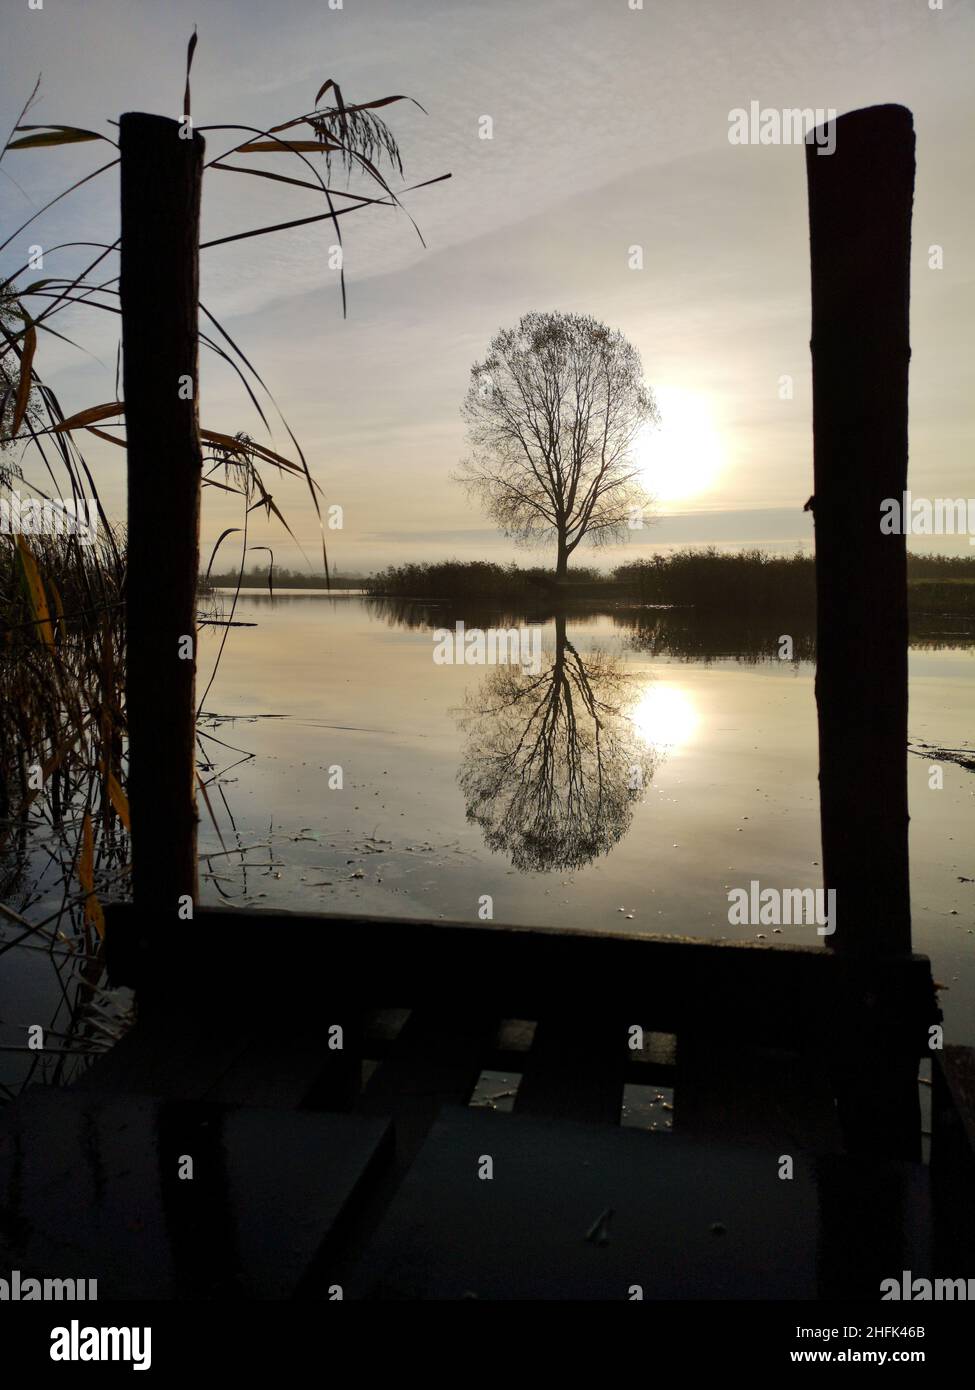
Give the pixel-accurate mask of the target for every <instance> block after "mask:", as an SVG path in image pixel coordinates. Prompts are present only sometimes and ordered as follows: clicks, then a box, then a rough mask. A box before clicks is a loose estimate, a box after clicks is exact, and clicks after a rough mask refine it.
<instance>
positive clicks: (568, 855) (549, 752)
mask: <svg viewBox="0 0 975 1390" xmlns="http://www.w3.org/2000/svg"><path fill="white" fill-rule="evenodd" d="M644 688H645V687H644V683H643V682H642V681H641V680H640V679H639V678H638V677H636V676H635V675H633V674H631V673H630V672H628V671H627V670H626V669H625V668H624V666H623V664H622V662H621V661H619V660H618V659H617V658H615V657H612V656H610V655H607V654H606V653H603V652H592V653H589V654H587V656H586V659H585V661H583V659H582V657H581V656H580V655H579V653H578V652H577V651H576V649H575V647H573V645H572V643H571V642H570V641H569V640H568V638H567V637H566V634H565V618H564V617H563V616H559V617H558V618H557V619H556V623H555V651H554V653H551V654H549V653H546V654H545V655H544V656H543V659H542V670H541V672H540V673H539V674H537V675H533V674H531V673H530V672H527V671H523V670H522V669H521V668H520V667H517V666H498V667H495V668H494V669H493V670H492V671H491V672H490V673H489V674H488V676H487V677H486V678H485V679H484V680H483V681H482V682H481V683H480V685H478V686H477V687H476V688H475V689H474V690H472V691H471V692H470V693H469V694H468V696H467V700H466V703H465V706H464V708H463V709H462V710H461V711H459V712H458V722H459V725H460V727H461V729H462V730H463V731H464V733H465V734H466V735H467V748H466V751H465V754H464V758H463V761H462V763H461V766H460V770H459V773H458V780H459V782H460V786H461V789H462V790H463V793H464V797H465V800H466V802H467V818H468V820H470V821H472V822H474V823H476V824H477V825H479V826H480V827H481V830H482V831H483V833H484V838H485V841H486V843H487V845H488V847H489V848H490V849H491V850H494V851H496V852H501V853H504V854H506V855H508V856H509V858H510V860H511V863H512V864H513V866H514V867H515V868H516V869H520V870H529V869H531V870H541V871H545V870H551V869H580V868H582V867H584V866H585V865H586V864H589V863H591V862H592V861H593V860H594V859H596V858H598V857H599V856H600V855H602V854H606V853H607V852H608V851H609V850H610V849H611V848H612V847H613V845H615V844H617V843H618V842H619V840H621V839H622V838H623V836H624V835H625V834H626V832H627V830H628V829H629V826H630V822H631V820H632V817H633V810H634V807H635V805H636V803H637V802H638V801H639V800H640V798H641V796H642V794H643V791H644V789H645V787H646V786H647V785H648V784H649V782H650V779H651V778H652V776H653V773H654V770H655V768H656V766H657V763H658V761H659V754H658V753H657V752H656V751H655V750H654V749H653V748H652V747H651V746H650V745H649V744H648V743H647V741H646V738H645V737H644V736H643V735H642V734H641V732H640V729H639V726H638V725H637V723H636V722H634V719H633V717H632V711H633V709H634V706H635V705H636V703H637V701H638V699H639V696H640V694H641V693H642V691H643V689H644Z"/></svg>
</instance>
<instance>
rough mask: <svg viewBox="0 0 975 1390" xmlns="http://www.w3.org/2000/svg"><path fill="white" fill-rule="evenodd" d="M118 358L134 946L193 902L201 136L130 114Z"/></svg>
mask: <svg viewBox="0 0 975 1390" xmlns="http://www.w3.org/2000/svg"><path fill="white" fill-rule="evenodd" d="M119 144H120V151H121V185H122V241H121V281H120V291H121V303H122V360H123V368H124V382H125V415H126V432H127V436H128V563H127V570H126V633H127V685H126V701H127V712H128V734H129V802H130V807H131V815H132V876H133V882H132V888H133V900H134V903H135V906H136V921H137V922H138V924H139V925H138V929H139V934H140V937H143V936H145V937H146V938H147V937H148V929H149V926H150V925H151V923H152V922H153V921H156V922H163V923H166V924H174V923H176V922H177V921H178V920H179V918H178V916H177V910H178V905H179V899H180V898H181V897H184V896H186V895H189V896H190V897H191V898H193V899H195V897H196V888H197V875H196V823H197V815H196V798H195V789H194V778H195V762H194V737H195V714H196V712H195V677H196V585H197V573H198V569H199V530H200V476H201V470H202V454H201V448H200V432H199V418H198V409H197V396H198V389H197V388H198V377H197V356H198V335H197V302H198V279H199V266H198V261H199V252H198V247H199V220H200V188H201V181H202V173H203V139H202V137H201V136H200V135H198V134H196V133H195V132H192V131H191V130H190V129H189V128H188V127H187V125H186V124H181V123H180V122H179V121H174V120H169V119H167V118H165V117H162V116H150V115H145V114H143V113H141V112H134V113H129V114H127V115H124V116H123V117H122V119H121V122H120V141H119Z"/></svg>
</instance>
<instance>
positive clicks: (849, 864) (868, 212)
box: [806, 106, 914, 955]
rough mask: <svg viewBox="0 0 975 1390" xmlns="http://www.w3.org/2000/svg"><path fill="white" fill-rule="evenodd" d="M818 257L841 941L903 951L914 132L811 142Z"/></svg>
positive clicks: (828, 735) (819, 493)
mask: <svg viewBox="0 0 975 1390" xmlns="http://www.w3.org/2000/svg"><path fill="white" fill-rule="evenodd" d="M806 170H807V174H808V182H809V227H810V243H811V253H812V344H811V346H812V367H813V428H814V432H815V496H814V499H813V510H814V514H815V521H816V595H817V601H818V616H817V633H816V637H817V666H816V703H817V706H818V710H819V784H820V802H821V818H822V834H823V874H824V880H825V883H826V886H827V888H835V890H836V912H837V929H836V932H835V934H834V935H833V936H832V937H830V938H828V940H829V944H830V945H831V946H832V947H834V948H835V949H837V950H840V951H847V952H851V953H854V954H867V955H873V954H876V953H878V952H899V951H909V950H910V946H911V916H910V899H909V881H908V857H907V821H908V815H907V558H906V545H905V538H904V536H903V535H883V534H882V533H881V530H880V521H881V516H882V513H881V503H882V502H883V501H884V499H885V498H896V499H897V501H898V503H900V500H901V497H902V495H903V493H904V490H905V488H906V487H907V369H908V362H909V359H910V345H909V340H908V306H909V296H910V250H911V204H912V200H913V194H914V128H913V122H912V119H911V113H910V112H909V111H907V110H905V109H904V107H902V106H874V107H869V108H867V109H866V110H864V111H853V112H851V113H850V114H849V115H846V116H841V117H840V118H839V120H838V121H837V122H836V129H835V149H834V151H833V153H832V154H825V153H820V147H818V146H817V145H815V144H809V145H807V147H806Z"/></svg>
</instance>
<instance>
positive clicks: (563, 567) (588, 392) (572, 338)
mask: <svg viewBox="0 0 975 1390" xmlns="http://www.w3.org/2000/svg"><path fill="white" fill-rule="evenodd" d="M462 413H463V416H464V418H465V420H466V421H467V425H468V438H469V441H470V445H471V454H470V456H469V457H468V459H467V460H466V461H465V462H464V464H463V465H462V467H461V470H460V472H459V474H458V479H459V481H461V482H462V483H464V484H465V486H466V487H467V488H468V489H469V490H470V491H471V492H472V493H473V494H474V495H475V496H476V497H478V498H479V500H480V501H481V503H482V504H483V506H484V507H485V509H486V511H487V513H488V515H489V516H490V517H491V518H492V520H494V521H495V522H496V523H497V525H498V526H499V527H500V528H501V530H502V531H503V532H504V533H505V535H507V536H513V537H514V538H515V539H516V540H517V541H519V542H520V543H522V544H534V543H539V542H544V541H551V540H552V539H553V538H554V540H555V542H556V545H557V561H556V569H555V573H556V577H557V578H559V579H564V578H565V575H566V572H567V567H568V561H569V556H570V555H571V554H572V552H573V551H574V550H575V548H576V546H577V545H578V544H579V542H580V541H581V540H582V538H583V536H588V537H589V538H590V539H591V540H592V541H595V542H596V543H599V542H606V541H610V540H614V539H617V538H621V537H622V536H623V535H624V534H625V532H626V530H627V525H628V523H629V521H630V518H631V517H632V516H633V515H634V513H635V512H636V511H638V510H640V511H642V510H643V508H645V507H646V506H647V505H648V503H649V501H650V499H649V497H648V496H647V494H646V491H645V490H644V488H643V486H642V484H641V481H640V467H639V464H638V463H637V462H636V461H635V460H634V458H633V443H634V440H635V438H636V435H637V433H638V431H639V430H640V428H641V427H642V426H643V425H645V424H647V423H654V422H656V421H657V420H658V418H659V416H658V413H657V407H656V403H655V401H654V398H653V393H652V392H651V390H650V388H649V387H648V386H646V385H645V383H644V381H643V367H642V364H641V362H640V355H639V353H638V352H637V351H636V349H635V348H634V347H633V346H632V344H630V343H628V342H627V340H626V339H625V338H624V337H623V335H622V333H620V332H619V331H618V330H611V329H609V328H607V327H606V325H605V324H603V323H600V322H599V321H598V320H597V319H594V318H592V317H591V316H590V315H588V314H587V315H582V314H557V313H553V314H526V315H525V316H524V318H522V320H521V322H520V323H519V324H518V326H517V328H512V329H505V330H504V331H503V332H501V333H498V334H497V335H496V336H495V338H494V339H493V341H492V343H491V346H490V349H489V351H488V355H487V357H486V358H485V360H484V361H483V362H475V364H474V366H473V367H472V368H471V384H470V387H469V388H468V392H467V396H466V399H465V401H464V405H463V409H462Z"/></svg>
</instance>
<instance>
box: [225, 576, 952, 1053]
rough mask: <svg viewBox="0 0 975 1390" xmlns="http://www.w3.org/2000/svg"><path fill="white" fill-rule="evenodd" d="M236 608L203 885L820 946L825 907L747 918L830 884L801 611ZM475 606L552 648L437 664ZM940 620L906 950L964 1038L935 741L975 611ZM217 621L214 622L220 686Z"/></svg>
mask: <svg viewBox="0 0 975 1390" xmlns="http://www.w3.org/2000/svg"><path fill="white" fill-rule="evenodd" d="M222 602H223V605H224V611H225V613H229V603H230V598H229V596H224V597H223V599H222ZM234 616H235V619H236V620H237V621H240V622H246V623H253V624H256V626H253V627H241V628H235V629H232V630H230V631H229V635H228V636H227V641H226V647H225V650H224V652H223V656H222V659H221V662H220V666H219V671H218V674H217V677H216V680H215V681H214V684H213V686H212V689H211V690H210V692H209V694H208V696H207V698H206V702H205V710H206V711H207V712H208V714H209V715H210V716H213V717H211V718H208V719H207V721H206V722H205V724H204V733H205V738H204V744H203V746H204V747H205V748H206V750H207V755H208V757H209V758H211V759H212V769H211V771H210V772H209V774H207V775H208V777H210V778H214V779H216V780H215V781H214V782H213V783H212V784H211V786H210V789H209V794H210V801H211V805H212V807H213V812H214V815H215V817H216V820H217V822H218V824H219V826H220V836H218V834H217V832H216V830H215V829H214V825H213V822H212V820H211V818H210V816H209V814H208V812H207V809H206V808H205V807H203V808H201V816H202V820H201V828H200V832H201V833H200V846H201V854H202V855H203V856H204V857H203V858H202V860H201V873H202V875H203V881H202V897H203V900H204V901H205V902H210V903H213V902H227V903H233V904H235V905H237V906H248V905H250V906H254V907H258V906H259V907H276V908H287V909H307V910H311V911H338V912H351V913H370V914H388V915H394V916H399V917H445V918H453V919H463V920H470V921H477V920H479V919H486V918H489V917H490V919H493V920H494V921H496V922H499V923H504V922H519V923H525V924H539V925H552V926H555V925H568V926H576V927H585V928H587V929H591V930H600V929H604V930H607V931H631V930H633V931H651V932H663V933H677V934H682V935H687V936H694V937H724V938H727V939H738V938H752V939H753V938H755V937H757V936H758V935H759V934H760V933H761V934H762V935H764V937H765V939H767V940H768V941H770V942H772V943H773V944H774V943H775V942H777V941H781V942H783V943H785V942H786V941H788V942H803V943H807V944H820V945H822V943H823V940H824V938H823V936H821V935H819V934H818V932H817V928H816V926H815V925H812V924H810V925H791V926H790V925H782V926H781V927H779V928H778V929H776V928H774V927H772V926H765V927H759V926H738V925H733V924H732V923H731V922H729V898H728V894H729V890H731V889H734V888H745V889H747V888H748V887H749V884H750V883H751V882H752V881H753V880H755V881H757V882H758V883H759V884H760V885H761V888H762V889H765V888H775V889H780V890H785V889H803V888H817V887H821V885H822V878H821V868H820V852H819V851H820V844H819V800H818V787H817V735H816V708H815V701H814V693H813V676H814V665H813V660H812V658H813V655H814V645H813V635H812V633H811V632H810V631H809V630H808V628H806V627H802V628H797V629H795V630H793V631H792V632H791V633H788V632H787V631H786V629H787V627H788V624H786V625H783V623H782V620H781V619H776V618H774V617H773V618H769V619H768V620H755V621H754V622H752V623H749V624H743V623H732V622H731V621H730V620H728V619H727V618H724V617H722V618H716V617H713V616H712V617H709V618H705V617H703V616H695V615H694V614H693V613H691V612H689V611H687V610H684V611H683V612H678V611H676V610H653V609H649V610H648V609H643V610H633V609H631V610H625V609H619V610H615V611H606V610H605V609H603V610H602V611H600V609H599V608H598V606H592V607H589V608H583V607H580V608H579V609H578V610H573V611H567V612H563V613H560V614H558V615H556V614H552V613H548V614H538V613H536V614H532V613H528V612H512V611H507V612H501V611H497V610H494V611H465V612H457V611H455V610H453V609H450V608H448V607H433V606H429V605H423V604H409V603H403V602H393V601H384V600H377V599H370V598H367V597H363V596H356V595H337V596H332V595H329V594H326V593H322V592H321V591H306V592H297V591H286V592H282V593H278V594H275V596H274V597H273V598H271V597H269V596H268V595H267V594H259V593H256V592H247V593H242V595H241V597H240V600H239V602H238V605H237V609H236V613H235V615H234ZM457 623H463V624H464V625H465V631H466V635H467V644H469V643H470V641H471V636H470V634H471V631H472V630H477V629H480V630H486V629H496V630H505V631H507V630H510V629H511V628H512V627H514V628H520V627H527V628H528V629H529V630H530V631H531V632H532V634H533V638H536V639H537V640H539V641H540V649H539V655H538V660H537V661H532V660H530V661H529V663H528V665H527V666H525V667H523V666H521V665H517V664H494V665H471V664H462V662H461V661H460V660H459V659H458V660H456V661H454V662H453V663H452V664H448V663H446V662H445V661H444V660H442V659H439V660H435V653H436V652H437V650H438V645H439V649H440V655H441V658H442V656H443V652H444V640H443V635H442V634H441V637H440V638H439V639H437V638H436V637H435V633H436V630H437V629H442V630H446V631H449V632H450V633H451V634H454V635H455V634H456V624H457ZM928 627H929V630H928V631H927V632H926V633H925V634H924V635H923V636H921V637H915V638H914V639H913V640H912V647H911V653H910V681H911V689H910V697H911V712H910V738H911V741H912V744H913V745H914V746H920V747H921V749H922V753H921V755H919V754H911V755H910V757H909V760H908V761H909V779H910V796H911V815H912V821H911V855H912V884H913V889H912V910H913V916H914V945H915V949H916V950H918V951H922V952H925V953H927V954H929V955H930V956H931V958H932V962H933V968H934V974H935V978H936V980H938V981H939V983H940V984H942V985H943V986H945V988H944V990H943V992H942V994H941V996H940V997H941V1001H942V1005H943V1007H944V1009H945V1015H946V1023H947V1030H948V1036H949V1038H950V1039H951V1040H952V1041H955V1042H967V1043H973V1042H975V1008H973V1004H975V972H973V970H972V957H973V950H975V935H973V932H975V882H973V881H972V880H973V879H975V852H973V850H975V833H973V831H975V774H973V773H972V772H970V771H967V770H965V769H964V768H962V767H960V766H958V765H956V764H954V763H952V762H950V761H947V760H944V761H939V760H938V759H937V758H934V757H932V756H930V755H928V756H924V755H923V747H924V746H927V747H939V748H949V749H959V748H962V747H966V748H970V747H971V742H970V738H971V729H972V716H973V712H975V698H973V697H975V661H973V656H975V645H973V642H972V638H971V636H970V635H969V634H967V633H966V632H965V631H964V627H965V624H964V622H959V621H958V620H954V621H952V620H950V619H945V620H943V621H941V622H937V621H935V622H933V623H929V624H928ZM535 629H538V632H537V633H535V632H534V630H535ZM226 631H227V630H226V629H222V628H218V627H210V628H208V629H206V635H205V637H204V638H203V640H202V643H201V684H200V689H201V691H202V689H203V688H204V687H205V685H206V681H207V679H208V676H209V672H210V669H211V667H212V664H213V661H214V658H215V656H216V651H217V647H218V645H219V643H220V642H221V640H222V639H223V636H224V634H225V633H226ZM785 635H788V636H789V637H790V638H791V640H792V653H791V659H782V657H781V656H780V651H782V650H783V644H782V643H781V641H780V639H781V638H782V637H783V636H785ZM455 645H456V638H455ZM526 650H528V649H526ZM463 654H464V649H463V648H461V649H460V650H459V651H458V652H456V653H455V655H457V656H458V658H460V657H462V656H463ZM217 740H219V742H218V741H217ZM224 745H230V746H229V747H228V746H224ZM935 763H937V765H938V766H940V767H941V768H942V770H943V787H941V788H940V789H936V788H934V787H932V786H931V785H930V781H931V780H932V779H931V778H930V776H929V769H930V768H931V767H932V765H933V764H935ZM221 837H222V838H221ZM235 846H236V847H239V846H246V847H247V849H246V852H244V853H240V852H234V853H230V854H228V853H225V852H224V851H225V850H228V849H233V848H234V847H235ZM208 855H212V856H213V857H209V858H207V857H206V856H208ZM841 914H842V908H841V905H840V914H839V915H840V925H839V928H838V929H839V930H840V931H842V915H841ZM323 930H327V929H326V928H323ZM432 965H433V967H434V968H435V963H432ZM607 983H611V982H607Z"/></svg>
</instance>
